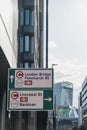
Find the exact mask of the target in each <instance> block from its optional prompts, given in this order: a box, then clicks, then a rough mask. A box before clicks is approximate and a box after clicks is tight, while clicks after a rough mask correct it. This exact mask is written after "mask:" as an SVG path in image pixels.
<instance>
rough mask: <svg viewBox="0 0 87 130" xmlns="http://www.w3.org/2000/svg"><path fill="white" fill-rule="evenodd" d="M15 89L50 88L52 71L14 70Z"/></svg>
mask: <svg viewBox="0 0 87 130" xmlns="http://www.w3.org/2000/svg"><path fill="white" fill-rule="evenodd" d="M15 88H52V70H51V69H49V70H44V69H43V70H40V69H38V70H37V69H36V70H15Z"/></svg>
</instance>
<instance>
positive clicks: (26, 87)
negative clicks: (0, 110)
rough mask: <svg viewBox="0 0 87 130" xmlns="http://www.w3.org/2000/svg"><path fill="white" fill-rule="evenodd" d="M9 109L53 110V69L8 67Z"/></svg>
mask: <svg viewBox="0 0 87 130" xmlns="http://www.w3.org/2000/svg"><path fill="white" fill-rule="evenodd" d="M7 104H8V105H7V109H8V110H10V111H16V110H17V111H20V110H22V111H28V110H29V111H30V110H37V111H38V110H40V111H41V110H46V111H47V110H53V69H9V71H8V103H7Z"/></svg>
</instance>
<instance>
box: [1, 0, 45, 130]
mask: <svg viewBox="0 0 87 130" xmlns="http://www.w3.org/2000/svg"><path fill="white" fill-rule="evenodd" d="M5 3H6V4H5ZM8 7H9V8H8ZM43 34H44V0H6V1H5V0H1V1H0V97H1V99H0V129H1V130H41V129H42V130H46V120H47V112H40V111H39V112H36V111H29V112H26V111H25V112H22V111H20V112H15V111H14V112H8V111H7V110H6V105H7V104H6V101H7V98H6V97H7V95H6V91H7V84H8V83H7V78H8V77H7V76H8V68H39V67H42V68H43V67H44V66H43V61H44V49H43V46H44V35H43ZM2 88H3V89H2ZM5 124H6V125H5Z"/></svg>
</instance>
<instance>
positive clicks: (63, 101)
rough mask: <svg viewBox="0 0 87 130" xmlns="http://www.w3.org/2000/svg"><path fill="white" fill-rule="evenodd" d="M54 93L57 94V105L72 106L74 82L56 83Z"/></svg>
mask: <svg viewBox="0 0 87 130" xmlns="http://www.w3.org/2000/svg"><path fill="white" fill-rule="evenodd" d="M54 95H56V107H58V106H72V103H73V84H72V83H70V82H68V81H65V82H59V83H56V84H55V85H54Z"/></svg>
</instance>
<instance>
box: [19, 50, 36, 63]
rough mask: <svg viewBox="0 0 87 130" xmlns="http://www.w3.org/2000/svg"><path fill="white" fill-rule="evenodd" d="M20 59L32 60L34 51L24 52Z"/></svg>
mask: <svg viewBox="0 0 87 130" xmlns="http://www.w3.org/2000/svg"><path fill="white" fill-rule="evenodd" d="M21 59H22V61H31V62H34V53H29V52H24V53H22V54H21Z"/></svg>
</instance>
